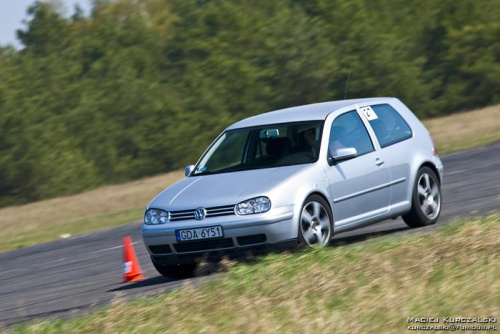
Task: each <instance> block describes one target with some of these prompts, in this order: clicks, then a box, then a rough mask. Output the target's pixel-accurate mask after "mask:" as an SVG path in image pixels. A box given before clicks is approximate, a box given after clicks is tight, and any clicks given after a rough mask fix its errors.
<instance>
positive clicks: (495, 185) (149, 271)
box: [0, 143, 500, 331]
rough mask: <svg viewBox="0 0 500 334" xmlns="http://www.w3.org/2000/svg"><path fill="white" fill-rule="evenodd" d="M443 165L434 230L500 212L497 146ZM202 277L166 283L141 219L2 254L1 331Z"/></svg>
mask: <svg viewBox="0 0 500 334" xmlns="http://www.w3.org/2000/svg"><path fill="white" fill-rule="evenodd" d="M442 160H443V162H444V166H445V181H444V183H443V186H442V191H443V209H442V213H441V218H440V220H439V222H438V223H437V224H436V225H435V226H439V225H443V224H447V223H449V222H450V221H452V220H453V219H454V218H456V217H458V216H470V215H484V214H487V213H489V212H493V211H498V210H500V143H497V144H495V145H491V146H487V147H481V148H477V149H473V150H470V151H463V152H459V153H455V154H451V155H447V156H444V157H443V158H442ZM145 204H146V203H145ZM433 228H435V227H434V226H432V227H425V228H423V229H416V230H410V229H408V228H407V227H406V225H405V224H404V223H403V222H402V220H401V219H397V220H390V221H386V222H382V223H379V224H376V225H372V226H369V227H366V228H363V229H359V230H356V231H351V232H348V233H343V234H339V235H337V236H335V238H334V242H333V244H334V245H336V244H341V243H353V242H360V241H363V240H366V239H367V238H372V237H376V236H379V235H387V234H394V233H407V232H409V231H429V230H431V229H433ZM128 235H130V236H132V239H133V241H134V242H135V250H136V252H137V255H138V258H139V262H140V264H141V266H142V269H143V271H144V272H145V274H146V276H147V277H148V278H147V279H146V280H144V281H141V282H137V283H130V284H122V283H121V274H122V238H123V237H124V236H128ZM208 277H210V276H208ZM212 277H213V276H212ZM203 279H206V277H205V278H203V277H202V278H192V279H189V280H183V281H182V280H181V281H171V280H167V279H165V278H163V277H161V276H159V275H158V274H157V273H156V271H155V269H154V268H153V266H152V265H151V263H150V261H149V256H148V254H147V251H146V249H145V247H144V245H143V243H142V240H141V238H140V223H139V222H136V223H132V224H128V225H125V226H121V227H117V228H113V229H107V230H103V231H99V232H95V233H91V234H86V235H81V236H75V237H71V238H69V239H62V240H57V241H53V242H48V243H44V244H40V245H36V246H32V247H28V248H24V249H19V250H14V251H9V252H4V253H0V331H1V329H2V327H3V326H5V327H10V326H11V325H13V324H16V323H22V322H26V321H31V320H33V319H36V318H54V317H63V318H67V317H71V316H74V315H81V314H87V313H89V312H92V311H93V310H95V309H97V308H99V307H102V306H103V305H106V304H108V303H109V302H110V301H112V300H113V299H117V298H129V297H134V296H140V295H141V296H144V295H154V294H157V293H159V292H162V291H169V290H172V289H176V288H178V287H180V286H182V285H183V284H186V283H193V284H197V283H198V282H199V281H200V280H203Z"/></svg>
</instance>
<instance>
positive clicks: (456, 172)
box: [444, 170, 466, 175]
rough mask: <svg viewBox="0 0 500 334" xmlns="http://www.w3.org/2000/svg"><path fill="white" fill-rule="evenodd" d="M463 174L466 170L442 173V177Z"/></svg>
mask: <svg viewBox="0 0 500 334" xmlns="http://www.w3.org/2000/svg"><path fill="white" fill-rule="evenodd" d="M463 172H466V170H456V171H453V172H448V173H446V172H444V175H454V174H460V173H463Z"/></svg>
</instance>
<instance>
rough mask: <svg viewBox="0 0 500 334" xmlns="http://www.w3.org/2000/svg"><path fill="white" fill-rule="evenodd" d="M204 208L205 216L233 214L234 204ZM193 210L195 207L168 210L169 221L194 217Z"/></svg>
mask: <svg viewBox="0 0 500 334" xmlns="http://www.w3.org/2000/svg"><path fill="white" fill-rule="evenodd" d="M206 210H207V215H206V217H205V218H211V217H220V216H230V215H234V205H225V206H215V207H212V208H206ZM195 211H196V209H193V210H182V211H170V221H171V222H176V221H181V220H189V219H194V212H195Z"/></svg>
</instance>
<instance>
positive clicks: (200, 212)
mask: <svg viewBox="0 0 500 334" xmlns="http://www.w3.org/2000/svg"><path fill="white" fill-rule="evenodd" d="M206 215H207V210H205V208H198V209H196V210H195V211H194V219H196V220H203V219H205V216H206Z"/></svg>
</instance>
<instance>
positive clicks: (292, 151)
mask: <svg viewBox="0 0 500 334" xmlns="http://www.w3.org/2000/svg"><path fill="white" fill-rule="evenodd" d="M322 129H323V121H308V122H294V123H285V124H269V125H263V126H257V127H251V128H242V129H235V130H230V131H226V132H225V133H224V134H222V136H220V137H219V139H218V140H217V141H216V142H215V143H214V144H213V145H212V146H211V147H210V149H209V150H208V151H207V153H206V154H205V155H204V156H203V157H202V159H201V161H200V163H199V164H198V165H197V166H196V169H195V171H194V173H193V175H204V174H215V173H229V172H236V171H242V170H249V169H261V168H272V167H280V166H290V165H298V164H306V163H312V162H315V161H317V160H318V153H319V146H320V141H319V139H320V138H321V131H322Z"/></svg>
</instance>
